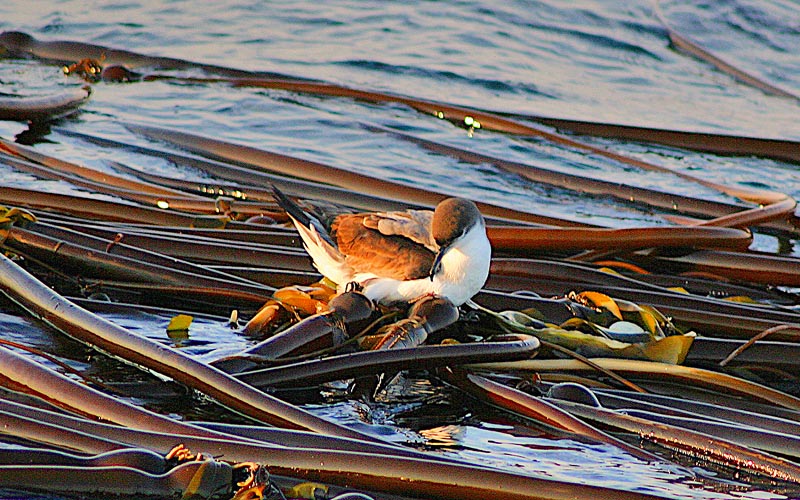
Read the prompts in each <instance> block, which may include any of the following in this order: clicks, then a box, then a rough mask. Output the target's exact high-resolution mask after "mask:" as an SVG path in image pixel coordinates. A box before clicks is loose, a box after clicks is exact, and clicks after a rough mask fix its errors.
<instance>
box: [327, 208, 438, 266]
mask: <svg viewBox="0 0 800 500" xmlns="http://www.w3.org/2000/svg"><path fill="white" fill-rule="evenodd" d="M419 212H422V211H419ZM400 213H402V212H400ZM381 215H382V214H381ZM387 220H389V221H392V220H393V221H399V222H398V223H392V222H389V223H388V225H387V224H383V225H381V222H382V221H383V222H385V221H387ZM408 220H409V221H412V220H413V221H416V222H411V223H409V224H408V225H405V220H404V219H402V218H387V217H381V216H380V215H379V216H378V217H376V218H373V217H372V216H371V215H368V214H348V215H340V216H339V217H337V218H336V219H335V220H334V222H333V225H332V226H331V235H332V236H333V238H334V240H335V241H336V244H337V246H338V247H339V251H340V252H341V253H342V254H343V255H344V256H345V261H346V262H347V264H348V265H349V266H350V267H351V268H353V270H354V271H356V272H358V273H372V274H374V275H376V276H379V277H384V278H393V279H398V280H409V279H419V278H424V277H425V276H427V275H428V272H429V271H430V268H431V265H433V259H434V256H435V254H434V252H433V251H431V250H429V249H428V248H426V247H425V246H424V243H422V242H419V241H418V240H416V239H414V238H410V237H408V236H407V235H408V234H409V233H410V234H415V235H416V236H417V237H419V230H417V231H416V232H415V231H409V230H408V228H409V227H413V226H414V225H415V224H416V225H417V226H419V225H420V224H421V222H419V219H413V218H411V217H409V218H408ZM381 227H383V230H381V229H380V228H381ZM428 227H430V226H428ZM386 233H389V234H386Z"/></svg>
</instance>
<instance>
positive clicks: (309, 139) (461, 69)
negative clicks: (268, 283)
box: [0, 0, 800, 498]
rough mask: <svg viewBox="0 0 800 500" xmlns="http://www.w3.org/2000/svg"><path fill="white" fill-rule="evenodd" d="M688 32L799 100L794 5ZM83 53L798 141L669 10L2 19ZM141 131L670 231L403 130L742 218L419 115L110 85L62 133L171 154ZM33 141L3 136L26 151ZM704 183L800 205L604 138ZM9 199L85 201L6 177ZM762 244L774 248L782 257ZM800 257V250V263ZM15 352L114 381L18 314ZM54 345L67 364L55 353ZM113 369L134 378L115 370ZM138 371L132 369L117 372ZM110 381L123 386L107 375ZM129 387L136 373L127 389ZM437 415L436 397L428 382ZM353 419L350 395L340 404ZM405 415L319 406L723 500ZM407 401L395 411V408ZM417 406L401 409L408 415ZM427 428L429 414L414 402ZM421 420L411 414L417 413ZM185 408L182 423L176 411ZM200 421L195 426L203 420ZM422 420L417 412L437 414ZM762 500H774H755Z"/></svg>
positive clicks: (588, 473) (162, 6) (523, 433)
mask: <svg viewBox="0 0 800 500" xmlns="http://www.w3.org/2000/svg"><path fill="white" fill-rule="evenodd" d="M662 8H663V12H664V14H665V16H666V17H667V19H669V21H670V22H671V23H672V25H673V27H675V28H677V29H678V30H680V31H682V32H684V33H685V34H687V35H689V36H691V37H692V38H694V39H695V40H697V41H698V42H700V43H701V44H703V45H705V46H707V47H708V48H709V49H711V50H713V51H714V52H715V53H716V54H717V55H719V56H721V57H723V58H725V59H727V60H728V61H730V62H735V63H736V64H738V65H739V66H741V67H742V68H744V69H746V70H747V71H750V72H752V73H754V74H756V75H759V76H761V77H763V78H764V79H766V80H769V81H771V82H773V83H775V84H776V85H779V86H781V87H783V88H785V89H787V90H789V91H792V92H794V93H800V51H798V47H800V6H798V4H797V3H796V2H794V1H790V0H786V1H781V0H771V1H756V0H750V1H746V0H737V1H708V2H701V1H696V2H695V1H692V2H670V1H665V2H663V3H662ZM5 30H17V31H25V32H28V33H30V34H32V35H34V36H36V37H38V38H40V39H45V40H52V39H71V40H79V41H85V42H90V43H96V44H101V45H107V46H111V47H116V48H125V49H129V50H133V51H138V52H143V53H147V54H152V55H166V56H172V57H179V58H186V59H189V60H193V61H198V62H203V63H211V64H218V65H224V66H231V67H236V68H243V69H251V70H267V71H275V72H280V73H284V74H289V75H296V76H301V77H307V78H317V79H322V80H326V81H330V82H334V83H338V84H343V85H347V86H353V87H358V88H365V89H375V90H381V91H389V92H393V93H398V94H405V95H410V96H414V97H419V98H425V99H432V100H439V101H445V102H450V103H454V104H460V105H464V106H472V107H479V108H484V109H492V110H498V111H508V112H514V113H530V114H539V115H549V116H555V117H562V118H574V119H582V120H597V121H609V122H616V123H623V124H631V125H642V126H651V127H660V128H673V129H682V130H693V131H710V132H719V133H728V134H742V135H749V136H758V137H771V138H787V139H800V119H798V117H800V105H798V102H796V101H793V100H791V99H786V98H779V97H772V96H768V95H765V94H763V93H762V92H760V91H759V90H756V89H753V88H750V87H747V86H745V85H742V84H740V83H738V82H736V81H735V80H733V79H732V78H731V77H729V76H726V75H724V74H722V73H719V72H717V71H715V70H714V69H713V68H712V67H711V66H709V65H707V64H705V63H702V62H698V61H697V60H695V59H692V58H691V57H689V56H687V55H685V54H682V53H679V52H676V51H675V50H673V48H671V47H670V45H669V43H668V40H667V37H666V32H665V30H664V29H663V28H662V27H661V26H660V24H659V23H658V21H657V20H656V18H655V17H654V16H653V15H652V10H651V3H650V2H617V1H613V0H604V1H603V0H598V1H588V0H587V1H581V2H559V1H513V2H512V1H509V2H478V1H475V2H470V1H462V2H425V1H407V2H396V3H385V2H373V1H364V2H357V1H350V2H348V1H339V2H325V3H321V2H261V1H250V2H230V3H229V4H224V3H222V2H203V3H201V2H185V1H171V2H169V1H167V2H164V1H158V2H157V1H149V2H148V1H142V2H126V3H117V2H85V1H79V0H67V1H34V2H28V1H6V2H2V3H0V31H5ZM0 85H1V86H0V92H2V93H5V94H22V95H37V94H46V93H48V92H52V91H54V90H56V89H58V88H60V87H64V86H74V85H79V82H76V81H75V80H72V79H67V78H65V77H64V76H63V75H62V74H61V72H60V69H59V68H57V67H53V66H46V65H42V64H40V63H38V62H35V61H19V60H0ZM128 122H132V123H142V124H155V125H159V126H164V127H169V128H174V129H181V130H187V131H192V132H196V133H200V134H204V135H208V136H213V137H218V138H221V139H225V140H229V141H233V142H238V143H242V144H248V145H251V146H256V147H259V148H264V149H268V150H272V151H276V152H281V153H285V154H289V155H293V156H298V157H302V158H306V159H310V160H315V161H320V162H323V163H328V164H332V165H336V166H338V167H342V168H347V169H352V170H354V171H358V172H363V173H367V174H371V175H375V176H378V177H385V178H391V179H396V180H400V181H404V182H409V183H412V184H416V185H420V186H424V187H428V188H435V189H437V190H440V191H446V192H449V193H452V194H458V195H462V196H466V197H470V198H473V199H476V200H482V201H488V202H493V203H496V204H499V205H504V206H509V207H514V208H520V209H524V210H529V211H532V212H537V213H542V214H547V215H552V216H558V217H563V218H568V219H573V220H578V221H584V222H591V223H594V224H598V225H606V226H612V227H631V226H642V225H663V224H667V222H666V221H665V220H664V219H663V218H662V217H661V216H660V215H659V214H658V213H653V212H652V211H651V210H647V209H642V208H640V207H635V206H628V205H624V204H621V203H618V202H615V201H613V200H610V199H607V198H597V197H587V196H582V195H579V194H576V193H572V192H568V191H564V190H560V189H554V188H550V187H547V186H540V185H536V184H534V183H531V182H529V181H526V180H523V179H521V178H519V177H517V176H515V175H511V174H507V173H503V172H499V171H497V170H495V169H494V168H492V167H488V166H484V167H476V166H474V165H469V164H464V163H460V162H458V161H456V160H453V159H450V158H447V157H441V156H436V155H432V154H430V153H427V152H425V151H423V150H421V149H419V148H418V147H416V146H413V145H410V144H406V143H403V142H401V141H398V140H394V139H392V138H390V137H387V136H385V135H381V134H376V133H371V132H368V131H366V130H364V129H363V128H362V126H361V125H362V124H378V125H382V126H386V127H393V128H399V129H401V130H403V131H406V132H408V133H411V134H415V135H419V136H422V137H425V138H428V139H431V140H434V141H438V142H443V143H447V144H452V145H456V146H459V147H462V148H465V149H470V150H475V151H478V152H482V153H485V154H489V155H493V156H497V157H501V158H505V159H510V160H515V161H520V162H525V163H530V164H533V165H537V166H541V167H547V168H551V169H556V170H561V171H564V172H570V173H576V174H580V175H585V176H593V177H597V178H603V179H606V180H612V181H618V182H625V183H630V184H633V185H637V186H644V187H650V188H654V189H660V190H663V191H667V192H674V193H681V194H688V195H691V196H698V197H705V198H709V199H717V200H727V201H730V199H729V198H727V197H726V196H725V195H722V194H720V193H717V192H715V191H712V190H709V189H707V188H704V187H702V186H699V185H697V184H693V183H691V182H688V181H684V180H680V179H678V178H676V177H673V176H670V175H668V174H658V173H652V172H644V171H637V170H632V169H630V168H629V167H625V166H623V165H621V164H618V163H616V162H614V161H610V160H604V159H600V158H596V157H592V156H588V155H585V154H582V153H578V152H575V151H571V150H568V149H565V148H562V147H559V146H554V145H550V144H545V143H541V142H539V141H530V140H524V139H520V138H515V137H511V136H507V135H503V134H496V133H491V132H487V131H483V130H480V131H477V132H476V133H475V134H474V135H470V134H468V133H467V131H465V130H463V129H461V128H456V127H453V126H452V125H451V124H449V123H447V122H444V121H439V120H436V119H435V118H433V117H427V116H422V115H420V114H419V113H417V112H415V111H413V110H410V109H408V108H405V107H403V106H399V105H373V104H365V103H359V102H354V101H351V100H348V99H333V98H319V97H313V96H307V95H296V94H292V93H287V92H283V91H273V90H258V89H231V88H228V87H224V86H216V85H182V84H176V83H169V82H163V81H162V82H149V83H137V84H129V85H125V84H103V83H100V84H97V85H95V86H94V94H93V96H92V99H91V101H90V102H89V103H88V104H87V105H86V106H85V108H84V110H83V112H81V113H80V114H79V115H76V116H75V117H73V118H70V119H67V120H63V121H62V122H60V123H59V126H60V127H63V128H66V129H70V130H75V131H79V132H84V133H88V134H94V135H100V136H104V137H109V138H112V139H116V140H121V141H124V142H129V143H137V144H145V145H152V144H149V143H147V141H146V140H144V139H143V138H140V137H137V136H135V135H134V134H132V133H130V132H129V131H128V130H127V129H125V128H124V124H125V123H128ZM25 128H26V127H25V125H24V124H19V123H13V122H0V136H2V137H4V138H13V136H15V135H16V134H18V133H20V132H22V131H23V130H24V129H25ZM48 138H49V139H50V140H51V141H52V142H49V143H43V144H39V145H37V148H39V149H41V150H42V151H43V152H45V153H48V154H52V155H54V156H58V157H61V158H64V159H67V160H73V161H77V162H81V163H84V164H86V165H89V166H92V167H95V168H99V169H108V168H109V167H108V165H107V164H106V163H105V161H104V160H106V159H112V158H113V159H115V160H117V161H122V162H124V163H128V164H130V165H132V166H138V167H139V168H143V169H147V170H150V171H153V172H155V173H158V174H162V175H171V176H177V177H184V178H198V177H199V174H198V173H196V172H192V171H187V170H179V169H178V168H176V167H175V166H173V165H171V164H168V163H167V162H163V161H161V160H157V159H153V158H145V157H142V156H138V155H135V154H132V153H126V152H122V151H119V150H113V151H112V150H104V149H101V148H98V147H96V146H90V145H87V144H84V143H81V142H80V141H77V140H75V139H70V138H67V137H65V136H63V135H61V134H59V133H58V130H57V129H56V130H54V131H53V133H52V134H51V135H50V136H48ZM587 140H590V141H592V142H594V143H596V144H600V145H603V146H606V147H609V148H611V149H613V150H614V151H617V152H621V153H624V154H628V155H632V156H636V157H639V158H642V159H645V160H647V161H651V162H653V163H657V164H661V165H665V166H668V167H671V168H674V169H677V170H683V171H689V172H691V173H692V174H693V175H696V176H699V177H702V178H704V179H708V180H712V181H716V182H720V183H726V184H730V185H741V186H747V187H759V188H764V189H772V190H776V191H782V192H786V193H788V194H791V195H793V196H800V173H798V169H797V166H796V165H789V164H785V163H781V162H776V161H771V160H763V159H756V158H743V157H733V158H731V157H720V156H716V155H710V154H703V153H696V152H690V151H684V150H679V149H675V148H667V147H660V146H653V145H643V144H632V143H624V142H619V141H613V140H600V139H594V140H591V139H587ZM0 185H6V186H11V185H13V186H23V187H35V188H37V189H42V190H52V191H57V192H79V191H77V190H76V189H75V188H73V187H71V186H69V185H67V184H64V183H61V182H52V181H41V180H37V179H35V178H34V177H32V176H29V175H27V174H20V173H16V172H14V171H12V170H11V169H10V168H8V167H4V166H2V165H0ZM756 244H757V246H758V247H759V248H761V249H764V250H775V248H776V247H777V244H776V242H775V241H774V239H773V238H771V237H768V236H759V237H758V238H757V241H756ZM794 253H797V251H796V250H794ZM1 304H2V307H1V308H0V335H1V336H2V337H3V338H9V339H16V340H24V341H26V342H27V343H30V344H32V345H39V346H41V347H50V350H55V351H57V354H60V355H61V356H63V357H64V358H65V359H69V360H71V361H70V362H71V363H73V364H74V365H75V366H76V367H79V368H82V369H83V368H86V367H92V369H94V370H98V371H99V370H102V369H103V368H109V367H106V366H102V367H98V366H97V363H98V361H97V360H96V359H97V358H96V357H93V358H92V360H93V361H87V359H86V358H87V355H86V353H85V352H84V349H83V348H81V347H80V346H78V345H76V344H74V343H72V342H71V341H64V340H63V339H62V338H60V337H59V336H58V335H55V334H52V333H51V332H48V331H47V330H46V329H43V328H42V327H41V326H39V325H36V324H35V323H32V322H30V321H28V320H25V319H22V318H20V316H19V313H18V311H17V310H15V309H13V308H12V307H11V306H10V305H9V304H7V303H5V302H2V303H1ZM108 317H109V318H110V319H112V320H114V321H116V322H118V323H120V324H122V325H124V326H126V327H128V328H131V329H133V330H136V331H138V332H141V333H142V334H144V335H147V336H149V337H151V338H154V339H157V340H159V341H161V342H165V343H173V344H174V343H176V342H177V344H178V345H179V347H180V348H182V349H186V350H187V351H189V352H191V353H192V354H196V355H208V354H209V353H211V352H213V351H214V350H216V349H226V348H234V347H241V346H243V345H245V343H246V342H247V341H246V340H245V339H243V338H241V337H240V336H239V335H238V334H237V333H236V332H233V331H231V330H230V329H229V328H227V327H226V326H225V325H224V324H223V322H221V321H217V320H214V319H205V320H203V319H198V320H196V322H195V324H194V325H193V327H192V337H191V339H190V340H189V341H181V340H180V339H177V340H176V339H169V338H167V337H166V335H165V334H164V328H165V326H166V323H167V322H168V321H169V317H168V316H159V315H149V314H132V313H129V314H115V315H109V316H108ZM53 345H55V347H53ZM106 364H110V365H114V363H113V362H106ZM118 369H119V370H122V371H121V372H120V374H122V373H129V371H128V370H129V369H127V368H118ZM105 376H106V377H109V378H114V375H113V374H110V373H108V372H107V373H106V375H105ZM125 378H126V376H123V375H120V379H125ZM410 390H412V392H413V391H417V392H416V393H415V394H417V395H418V396H419V397H420V401H423V400H424V398H423V396H426V395H427V393H426V391H432V393H434V394H438V393H439V391H442V390H445V389H443V388H437V387H434V388H430V387H429V388H426V389H423V388H421V387H420V386H419V385H418V384H417V385H416V386H414V385H413V384H412V386H411V388H410ZM334 400H335V398H334ZM392 403H393V402H392V401H391V400H390V401H389V402H387V403H385V405H384V406H379V407H376V408H366V409H365V408H364V407H363V406H362V405H360V404H358V403H353V402H348V401H341V402H337V403H335V404H322V405H321V404H315V405H311V406H310V408H311V409H313V411H315V412H317V413H318V414H321V415H324V416H328V417H330V418H334V419H337V420H339V421H341V422H344V423H346V424H348V425H353V426H357V427H360V428H363V429H364V430H366V431H367V432H372V433H375V434H380V435H383V436H384V437H385V438H386V439H390V440H393V441H398V442H408V443H412V444H414V445H417V446H422V445H426V446H428V447H430V448H432V449H434V450H435V452H436V453H444V454H450V455H454V456H459V457H461V458H466V459H469V460H474V461H477V462H480V463H485V464H491V465H497V466H500V467H503V468H509V469H512V470H519V471H521V472H526V473H531V474H539V475H543V476H548V477H553V478H556V479H563V480H569V481H577V482H584V483H591V484H599V485H604V486H611V487H619V488H624V489H631V490H637V491H642V492H655V493H660V494H673V495H676V496H680V497H686V498H706V497H715V496H719V495H721V493H720V492H719V491H716V492H710V491H708V490H707V489H706V487H705V486H704V485H703V484H702V483H701V482H697V481H694V480H689V479H688V478H686V477H683V476H681V475H680V474H677V473H675V472H674V471H671V470H669V469H666V468H661V467H657V466H652V465H648V464H644V463H642V462H640V461H638V460H636V459H634V458H632V457H630V456H627V455H626V454H624V453H622V452H620V451H618V450H617V449H615V448H611V447H608V446H598V445H590V444H586V443H581V442H575V441H569V440H564V439H554V438H553V437H552V436H547V435H543V434H541V433H540V432H539V431H536V430H534V429H531V428H529V427H526V426H524V425H521V424H520V423H516V422H511V421H498V420H496V418H495V419H494V420H492V419H491V418H489V417H488V416H487V415H483V416H481V417H482V418H478V416H476V415H474V414H472V413H471V411H475V408H472V409H471V410H470V408H466V409H465V408H461V409H458V410H457V411H456V410H454V414H453V415H449V416H447V417H445V416H442V417H441V420H440V421H438V422H433V421H426V420H424V419H423V421H420V420H419V418H415V419H410V420H409V419H407V418H401V416H400V415H399V414H398V413H397V412H398V410H397V406H396V405H395V404H392ZM394 403H397V402H396V401H394ZM397 404H400V403H397ZM402 404H404V405H406V406H408V405H410V407H411V408H412V409H413V407H414V405H415V404H416V405H421V404H422V403H421V402H414V401H410V402H408V401H407V402H403V403H402ZM403 408H406V407H405V406H404V407H403ZM164 410H165V411H172V409H169V408H164ZM198 412H199V413H200V415H188V416H187V417H188V418H201V417H202V416H203V415H202V411H201V410H198ZM417 417H419V415H418V414H417ZM741 495H745V496H748V495H751V496H759V495H760V494H759V493H758V491H751V492H749V493H738V494H737V495H736V496H741Z"/></svg>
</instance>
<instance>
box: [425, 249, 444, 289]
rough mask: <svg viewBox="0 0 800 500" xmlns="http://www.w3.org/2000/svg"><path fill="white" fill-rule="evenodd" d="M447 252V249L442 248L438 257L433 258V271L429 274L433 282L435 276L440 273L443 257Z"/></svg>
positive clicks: (437, 254)
mask: <svg viewBox="0 0 800 500" xmlns="http://www.w3.org/2000/svg"><path fill="white" fill-rule="evenodd" d="M446 251H447V247H446V246H445V247H441V248H440V249H439V251H438V252H437V253H436V257H434V258H433V265H432V266H431V271H430V273H428V277H429V278H430V279H431V281H433V276H434V275H435V274H436V273H438V272H439V268H440V267H442V257H443V256H444V253H445V252H446Z"/></svg>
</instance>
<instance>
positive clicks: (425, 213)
mask: <svg viewBox="0 0 800 500" xmlns="http://www.w3.org/2000/svg"><path fill="white" fill-rule="evenodd" d="M432 223H433V212H432V211H430V210H403V211H398V212H378V213H375V214H368V215H367V216H366V217H364V225H365V226H367V227H368V228H370V229H375V230H377V231H380V232H381V234H385V235H387V236H402V237H404V238H408V239H410V240H411V241H414V242H416V243H420V244H422V245H424V246H425V247H427V248H428V250H430V251H432V252H436V250H437V248H438V247H437V245H436V242H435V241H434V240H433V236H432V235H431V224H432Z"/></svg>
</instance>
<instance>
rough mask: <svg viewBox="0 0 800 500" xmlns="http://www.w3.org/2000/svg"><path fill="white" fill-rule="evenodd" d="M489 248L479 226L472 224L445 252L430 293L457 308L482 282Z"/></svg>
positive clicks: (488, 260) (487, 264)
mask: <svg viewBox="0 0 800 500" xmlns="http://www.w3.org/2000/svg"><path fill="white" fill-rule="evenodd" d="M491 258H492V247H491V245H490V244H489V240H488V238H487V237H486V228H485V227H484V225H483V223H478V224H475V225H474V226H473V227H472V228H471V229H470V230H469V231H467V233H466V234H465V235H464V236H462V237H461V239H459V240H458V241H456V242H455V243H454V244H452V245H451V246H450V248H448V249H447V251H446V252H445V254H444V255H443V256H442V261H441V267H440V269H439V272H438V273H436V275H435V276H434V277H433V288H434V293H437V295H441V296H444V297H447V298H449V299H450V301H451V302H453V303H454V304H456V305H461V304H463V303H464V302H466V301H467V300H469V299H471V298H472V296H473V295H475V294H476V293H477V292H478V291H479V290H480V289H481V287H483V285H484V284H485V283H486V278H487V277H488V276H489V264H490V262H491Z"/></svg>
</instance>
